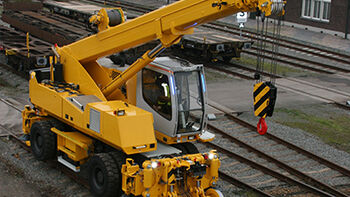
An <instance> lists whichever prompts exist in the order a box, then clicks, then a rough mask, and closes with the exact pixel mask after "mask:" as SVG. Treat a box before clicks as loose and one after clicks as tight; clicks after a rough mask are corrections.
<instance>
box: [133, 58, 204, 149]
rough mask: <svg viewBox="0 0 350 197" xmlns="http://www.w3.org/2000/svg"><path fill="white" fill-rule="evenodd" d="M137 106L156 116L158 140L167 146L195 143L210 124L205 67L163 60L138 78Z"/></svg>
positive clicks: (154, 62) (173, 59) (182, 61)
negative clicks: (207, 114)
mask: <svg viewBox="0 0 350 197" xmlns="http://www.w3.org/2000/svg"><path fill="white" fill-rule="evenodd" d="M137 83H138V84H137V87H138V88H137V93H136V98H137V100H136V105H137V106H138V107H140V108H142V109H144V110H146V111H149V112H151V113H152V114H153V119H154V128H155V130H156V135H157V139H158V140H160V141H162V142H163V143H166V144H175V143H181V142H190V141H195V140H197V138H198V137H199V135H201V134H202V133H203V129H204V127H205V124H206V118H205V117H206V113H205V104H206V99H205V98H206V87H205V79H204V73H203V66H202V65H193V64H191V63H189V62H187V61H184V60H180V59H175V58H169V57H159V58H156V59H155V60H154V61H153V62H152V63H151V64H149V65H148V66H146V67H145V68H143V69H142V71H141V72H139V73H138V75H137Z"/></svg>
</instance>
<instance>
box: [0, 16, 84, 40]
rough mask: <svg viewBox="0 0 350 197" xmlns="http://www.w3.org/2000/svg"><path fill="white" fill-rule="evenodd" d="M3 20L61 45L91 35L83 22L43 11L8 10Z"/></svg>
mask: <svg viewBox="0 0 350 197" xmlns="http://www.w3.org/2000/svg"><path fill="white" fill-rule="evenodd" d="M1 19H2V20H3V21H4V22H6V23H8V24H10V25H11V26H12V27H14V28H16V29H19V30H21V31H23V32H30V34H31V35H34V36H36V37H38V38H40V39H42V40H45V41H47V42H50V43H57V44H59V45H66V44H69V43H72V42H74V41H77V40H79V39H82V38H83V37H86V36H88V35H89V34H90V33H91V31H89V30H88V29H87V26H86V25H85V24H84V23H82V22H79V21H76V20H74V19H70V18H66V17H64V18H63V17H62V16H61V15H58V14H54V13H49V12H45V11H42V10H36V11H31V10H26V11H23V10H21V11H16V10H11V9H6V10H4V12H3V14H2V17H1Z"/></svg>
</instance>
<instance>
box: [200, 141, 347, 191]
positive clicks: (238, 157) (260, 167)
mask: <svg viewBox="0 0 350 197" xmlns="http://www.w3.org/2000/svg"><path fill="white" fill-rule="evenodd" d="M203 144H204V145H207V146H210V147H211V148H214V149H216V150H218V151H220V152H222V153H224V154H226V155H228V156H230V157H231V158H234V159H236V160H238V161H240V162H243V163H245V164H247V165H249V166H251V167H252V168H254V169H258V170H260V171H262V172H264V173H265V174H268V175H270V176H273V177H275V178H277V179H279V180H282V181H284V182H287V183H289V184H291V185H297V186H299V187H301V188H304V189H306V190H308V191H310V192H312V193H315V194H318V195H320V196H333V195H332V194H329V193H327V192H325V191H322V190H320V189H318V188H316V187H314V186H311V185H308V184H306V183H303V182H301V181H299V180H296V179H293V178H291V177H288V176H286V175H283V174H281V173H279V172H276V171H273V170H271V169H269V168H268V167H265V166H263V165H261V164H258V163H256V162H254V161H252V160H250V159H247V158H245V157H243V156H241V155H238V154H236V153H234V152H232V151H229V150H227V149H225V148H223V147H221V146H218V145H216V144H214V143H212V142H205V143H203ZM341 196H343V195H341ZM345 196H346V195H345Z"/></svg>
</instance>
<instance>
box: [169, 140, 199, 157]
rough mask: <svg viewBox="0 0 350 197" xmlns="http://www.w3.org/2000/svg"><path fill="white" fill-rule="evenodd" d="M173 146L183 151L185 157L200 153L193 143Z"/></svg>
mask: <svg viewBox="0 0 350 197" xmlns="http://www.w3.org/2000/svg"><path fill="white" fill-rule="evenodd" d="M172 146H173V147H174V148H177V149H179V150H181V151H182V154H183V155H186V154H197V153H199V151H198V149H197V147H196V146H195V145H194V144H192V143H191V142H185V143H181V144H172Z"/></svg>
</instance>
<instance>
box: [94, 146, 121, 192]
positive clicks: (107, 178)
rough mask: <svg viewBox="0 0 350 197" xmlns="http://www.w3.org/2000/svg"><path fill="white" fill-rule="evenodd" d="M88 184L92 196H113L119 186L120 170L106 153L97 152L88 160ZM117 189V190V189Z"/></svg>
mask: <svg viewBox="0 0 350 197" xmlns="http://www.w3.org/2000/svg"><path fill="white" fill-rule="evenodd" d="M89 165H90V170H89V185H90V190H91V193H92V194H93V195H94V196H106V197H108V196H115V195H116V191H119V190H120V188H121V182H120V171H119V170H118V167H117V164H116V162H115V161H114V159H113V158H112V156H111V155H109V154H108V153H99V154H96V155H94V156H93V157H91V159H90V161H89ZM117 189H118V190H117Z"/></svg>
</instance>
